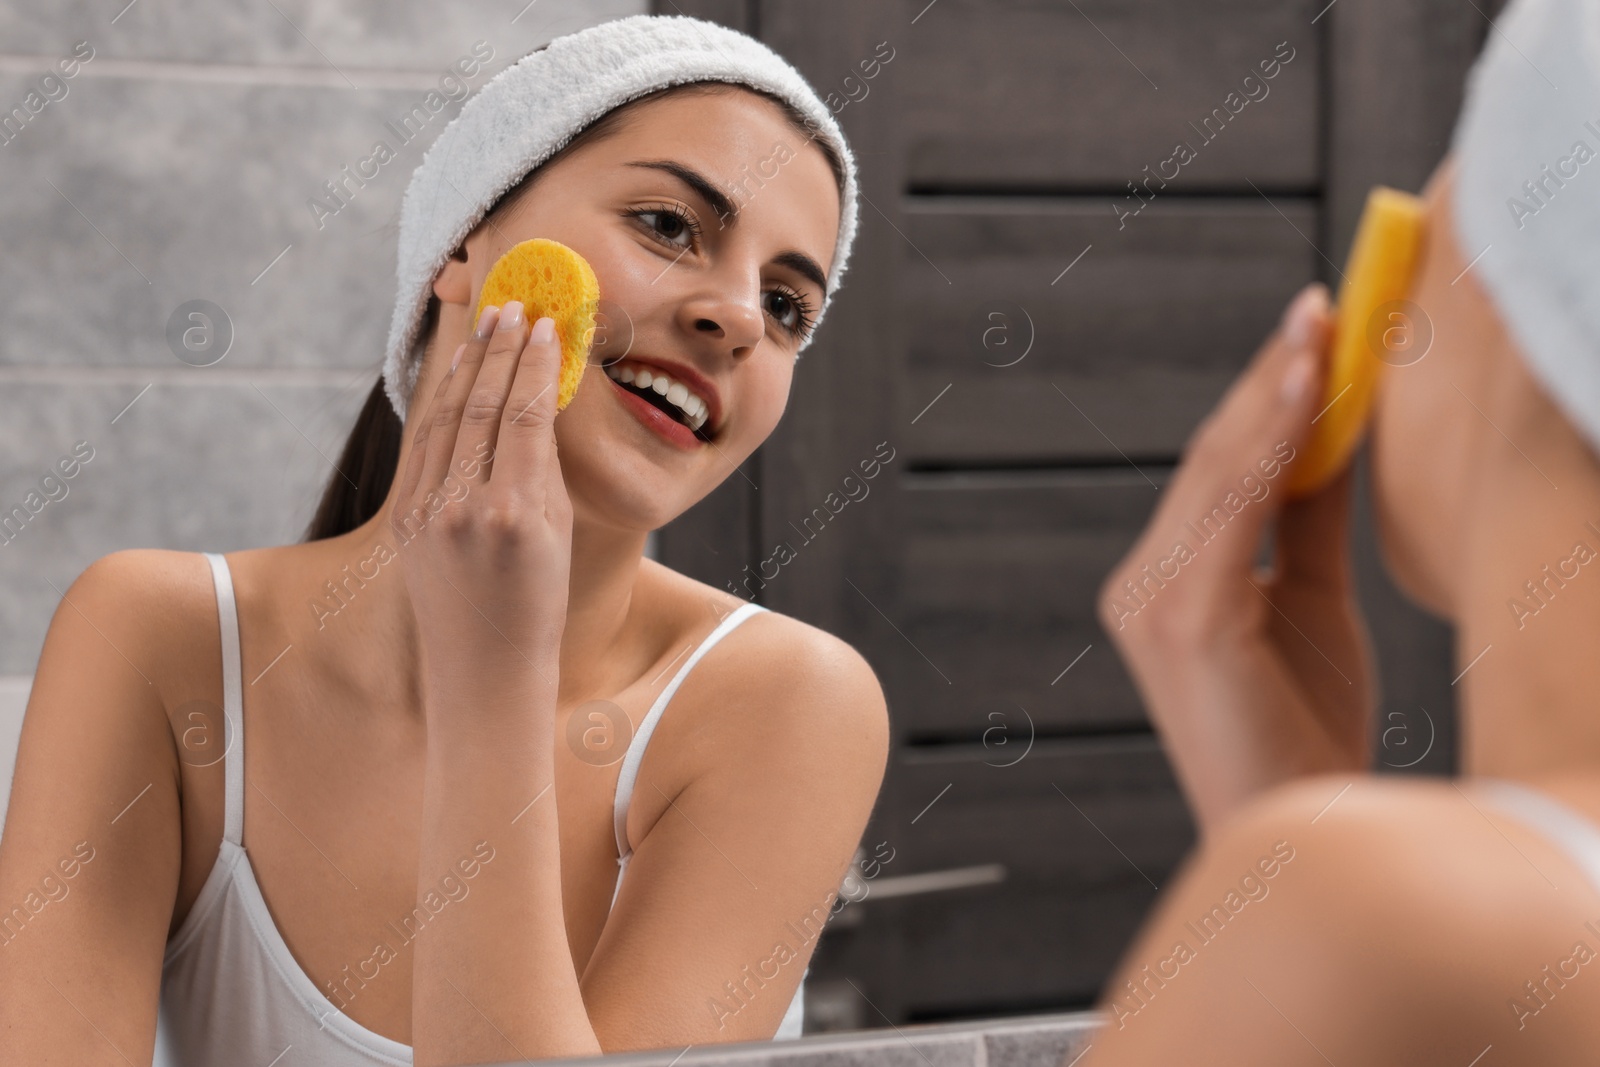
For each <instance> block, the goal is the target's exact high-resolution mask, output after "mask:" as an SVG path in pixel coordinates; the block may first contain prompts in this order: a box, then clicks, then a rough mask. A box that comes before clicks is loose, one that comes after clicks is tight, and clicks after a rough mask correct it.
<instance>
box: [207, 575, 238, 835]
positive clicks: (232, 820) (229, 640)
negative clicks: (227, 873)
mask: <svg viewBox="0 0 1600 1067" xmlns="http://www.w3.org/2000/svg"><path fill="white" fill-rule="evenodd" d="M205 557H206V559H207V560H209V561H210V562H211V580H212V583H213V584H214V585H216V587H217V619H218V621H219V622H220V623H221V626H222V711H223V714H224V715H225V716H226V717H227V726H226V728H225V732H224V736H223V745H224V746H225V751H224V754H223V771H222V773H223V776H224V783H223V786H224V790H225V792H226V795H227V800H226V802H225V807H224V809H223V811H224V816H223V823H222V836H223V838H225V839H226V840H228V841H232V842H233V843H234V844H236V845H240V846H241V847H242V845H243V838H244V714H243V711H244V693H243V685H242V684H241V681H242V679H241V676H242V670H241V667H240V663H239V659H240V653H239V609H238V606H237V604H236V603H235V601H234V597H233V575H232V574H231V573H229V571H228V561H227V560H226V559H224V558H223V556H222V553H220V552H207V553H205Z"/></svg>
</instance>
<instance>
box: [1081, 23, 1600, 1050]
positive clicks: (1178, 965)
mask: <svg viewBox="0 0 1600 1067" xmlns="http://www.w3.org/2000/svg"><path fill="white" fill-rule="evenodd" d="M1497 29H1498V32H1497V35H1496V36H1495V37H1493V38H1491V41H1492V43H1491V47H1490V49H1489V50H1488V52H1487V53H1486V55H1485V56H1484V57H1483V59H1482V60H1480V63H1479V66H1478V68H1476V73H1475V75H1474V80H1473V82H1472V83H1471V85H1470V89H1471V91H1470V93H1469V97H1468V106H1467V109H1466V111H1465V112H1464V114H1463V118H1462V120H1461V123H1460V125H1459V126H1458V128H1457V135H1456V140H1455V145H1454V149H1453V153H1452V155H1451V156H1450V157H1448V158H1447V159H1446V161H1445V163H1444V164H1443V165H1441V167H1440V169H1439V171H1438V172H1437V173H1436V174H1435V175H1434V178H1433V179H1432V181H1430V183H1429V186H1428V188H1427V190H1426V194H1425V198H1426V205H1427V235H1428V236H1427V238H1426V244H1425V251H1424V257H1423V262H1422V265H1421V269H1420V272H1419V273H1418V275H1417V276H1416V278H1415V281H1414V286H1413V291H1412V296H1411V301H1412V304H1413V306H1412V307H1411V308H1410V309H1409V313H1410V316H1411V318H1412V320H1413V322H1412V325H1413V326H1414V327H1415V328H1416V329H1418V330H1421V331H1424V335H1425V332H1426V331H1427V330H1428V329H1430V328H1431V331H1432V343H1431V347H1426V345H1425V344H1424V343H1423V342H1421V341H1419V346H1420V350H1421V351H1423V353H1424V354H1422V355H1421V356H1417V355H1416V354H1415V352H1412V353H1408V354H1407V355H1406V356H1405V357H1404V358H1403V359H1402V360H1400V361H1399V362H1403V363H1405V364H1407V365H1403V366H1395V367H1391V368H1389V369H1388V370H1387V371H1386V373H1385V377H1384V379H1383V382H1382V385H1381V387H1380V392H1379V396H1378V406H1377V410H1376V412H1375V419H1374V423H1373V427H1372V445H1371V462H1372V483H1373V498H1374V500H1373V502H1374V507H1375V510H1376V514H1377V519H1378V526H1379V531H1380V534H1381V536H1382V542H1383V548H1384V550H1385V556H1386V558H1387V562H1388V566H1389V569H1390V571H1391V573H1392V574H1393V575H1394V576H1395V578H1396V580H1397V582H1398V583H1399V585H1400V586H1401V587H1402V588H1403V589H1404V590H1406V591H1407V593H1408V594H1409V595H1410V596H1411V597H1412V598H1413V599H1415V600H1416V601H1417V602H1418V603H1420V604H1422V605H1424V606H1425V607H1427V608H1428V609H1430V610H1432V611H1433V612H1436V613H1437V614H1439V615H1441V616H1443V617H1445V618H1447V619H1449V620H1450V621H1451V622H1452V623H1453V624H1454V625H1455V627H1456V649H1457V656H1456V658H1457V663H1456V671H1457V672H1458V677H1457V679H1456V688H1457V691H1458V692H1459V694H1460V696H1459V698H1458V699H1459V707H1460V711H1461V719H1462V727H1463V731H1462V732H1463V736H1464V740H1465V744H1464V748H1463V752H1462V763H1463V769H1464V771H1465V775H1464V777H1463V778H1462V779H1461V780H1460V781H1449V782H1439V781H1432V782H1427V781H1421V780H1410V781H1407V780H1401V779H1395V778H1389V779H1378V778H1372V777H1369V776H1367V775H1366V774H1365V771H1366V769H1367V757H1366V753H1367V751H1368V747H1367V737H1368V732H1369V729H1370V727H1369V725H1368V721H1367V720H1368V715H1369V713H1370V709H1371V706H1372V704H1371V697H1370V694H1369V692H1368V685H1369V681H1368V678H1369V668H1368V666H1367V658H1368V657H1367V649H1366V637H1365V632H1364V628H1363V626H1362V625H1361V622H1360V616H1359V613H1358V610H1357V609H1356V607H1355V605H1354V599H1353V597H1352V594H1351V579H1350V569H1349V561H1348V556H1347V549H1346V524H1347V516H1348V508H1349V481H1350V479H1349V476H1348V474H1346V475H1345V476H1344V477H1342V478H1341V479H1340V480H1339V481H1337V482H1336V483H1334V484H1332V485H1330V486H1329V487H1328V488H1327V489H1325V490H1324V491H1322V492H1320V493H1318V494H1316V495H1315V496H1312V497H1310V498H1308V499H1305V500H1302V501H1296V502H1292V503H1285V502H1284V496H1283V493H1282V492H1281V490H1279V489H1277V488H1273V489H1271V490H1270V491H1269V492H1268V493H1267V495H1265V496H1259V495H1258V494H1253V499H1252V503H1251V504H1250V506H1249V507H1247V508H1244V509H1242V510H1241V511H1240V512H1239V514H1238V515H1237V516H1236V517H1235V518H1234V519H1233V520H1231V521H1230V523H1229V524H1228V527H1227V528H1226V530H1225V531H1224V534H1223V535H1222V536H1219V537H1217V538H1216V539H1215V540H1214V541H1212V542H1208V543H1207V544H1206V546H1205V548H1204V551H1202V552H1198V553H1196V554H1195V556H1194V558H1193V560H1192V561H1191V562H1189V563H1186V564H1185V566H1184V567H1183V569H1182V572H1181V573H1180V574H1179V575H1178V577H1177V578H1175V579H1173V580H1172V581H1170V582H1169V583H1168V584H1167V586H1166V587H1164V588H1162V589H1160V590H1159V593H1158V594H1157V595H1155V596H1153V597H1151V598H1149V601H1148V603H1147V604H1146V605H1144V606H1143V607H1141V608H1140V610H1139V611H1138V612H1137V613H1136V615H1134V617H1132V618H1127V619H1125V620H1124V622H1125V625H1124V626H1123V628H1122V629H1120V630H1118V629H1117V627H1116V624H1115V622H1114V621H1113V620H1114V617H1115V616H1116V615H1117V614H1118V612H1117V611H1116V610H1115V602H1116V599H1117V597H1118V594H1119V591H1120V590H1122V589H1123V588H1124V586H1123V582H1125V581H1128V580H1133V579H1136V578H1137V577H1138V575H1139V573H1140V570H1141V568H1142V567H1143V565H1144V564H1146V563H1148V562H1150V561H1151V560H1152V559H1157V558H1161V557H1163V556H1166V555H1169V554H1170V553H1171V546H1172V543H1173V539H1174V538H1179V537H1181V536H1182V531H1181V527H1182V525H1183V523H1184V521H1185V520H1186V519H1190V518H1192V517H1194V516H1197V515H1203V514H1206V513H1207V512H1208V511H1209V510H1210V508H1211V507H1212V506H1213V505H1215V504H1216V502H1218V501H1220V500H1222V499H1223V497H1225V496H1226V495H1227V494H1228V493H1229V492H1230V491H1234V490H1235V489H1237V488H1238V486H1239V484H1240V481H1241V479H1242V478H1243V477H1245V476H1247V475H1250V476H1254V477H1256V478H1257V481H1258V482H1259V483H1261V484H1267V483H1266V482H1265V481H1263V476H1262V471H1261V468H1259V467H1258V463H1259V461H1260V460H1261V458H1262V457H1263V456H1266V457H1272V456H1279V457H1280V458H1281V456H1282V455H1283V453H1280V452H1279V448H1280V446H1282V445H1284V444H1285V443H1287V447H1288V448H1289V449H1296V450H1297V449H1300V448H1302V447H1303V445H1304V442H1305V440H1306V437H1307V434H1308V429H1309V426H1310V423H1311V421H1312V419H1313V418H1315V417H1316V415H1317V414H1318V411H1319V410H1320V409H1321V408H1322V407H1323V401H1322V399H1321V396H1320V390H1319V389H1318V388H1316V387H1315V383H1316V382H1317V380H1318V373H1317V368H1318V363H1319V360H1320V359H1322V358H1324V356H1325V348H1326V343H1327V340H1328V330H1329V316H1328V312H1327V297H1326V294H1325V292H1323V291H1322V290H1321V289H1320V287H1314V288H1313V289H1312V290H1311V291H1309V292H1307V293H1303V294H1302V295H1301V297H1300V298H1299V299H1297V300H1296V301H1295V303H1294V304H1293V305H1292V306H1291V308H1290V310H1289V312H1288V315H1287V316H1286V319H1285V322H1284V324H1283V327H1282V328H1281V329H1280V330H1279V331H1278V332H1277V333H1276V334H1275V335H1274V336H1273V337H1272V338H1271V339H1269V341H1268V342H1267V344H1266V346H1265V347H1264V348H1263V349H1262V351H1261V353H1260V354H1259V355H1258V357H1257V358H1256V360H1255V362H1254V363H1253V364H1252V365H1251V367H1250V368H1249V369H1248V370H1247V372H1246V373H1245V375H1244V376H1243V377H1242V378H1241V380H1240V381H1239V382H1238V383H1237V384H1236V385H1235V387H1234V388H1233V389H1232V390H1231V392H1230V393H1229V395H1228V396H1227V397H1225V398H1224V400H1223V402H1222V404H1221V405H1220V406H1219V407H1218V408H1217V410H1216V411H1215V413H1214V414H1213V415H1212V416H1211V417H1210V418H1209V419H1208V420H1206V423H1205V424H1204V425H1203V426H1202V428H1201V429H1200V430H1199V431H1198V432H1197V434H1196V436H1195V438H1194V440H1193V442H1192V443H1191V447H1190V448H1189V450H1188V453H1187V455H1186V457H1185V460H1184V463H1183V465H1182V467H1181V468H1180V470H1179V472H1178V474H1177V475H1176V477H1175V478H1174V480H1173V482H1172V483H1171V485H1170V486H1169V487H1168V489H1167V492H1166V493H1165V495H1164V496H1163V499H1162V501H1161V503H1160V504H1159V505H1158V508H1157V511H1156V514H1155V515H1154V517H1153V518H1152V519H1151V522H1150V524H1149V526H1148V528H1147V529H1146V531H1145V534H1144V536H1143V537H1142V538H1141V540H1140V541H1139V542H1138V544H1136V545H1135V546H1134V548H1133V549H1132V551H1131V552H1130V553H1129V554H1128V557H1127V558H1126V559H1125V560H1124V561H1123V563H1122V564H1121V565H1120V566H1119V567H1118V569H1117V570H1116V572H1115V573H1114V574H1112V575H1111V577H1110V578H1109V580H1108V581H1107V583H1106V586H1105V589H1104V596H1103V599H1104V602H1105V609H1106V610H1105V612H1104V616H1105V618H1106V619H1107V624H1108V626H1109V628H1110V629H1111V632H1112V633H1113V634H1115V635H1116V636H1117V641H1118V647H1119V649H1120V650H1121V652H1122V654H1123V655H1124V657H1125V659H1126V660H1127V662H1128V663H1129V665H1130V667H1131V668H1132V670H1133V673H1134V675H1135V677H1136V678H1137V681H1138V684H1139V686H1140V689H1141V691H1142V692H1143V694H1144V696H1145V698H1146V700H1147V702H1148V704H1149V707H1150V710H1151V714H1152V716H1153V717H1154V719H1155V720H1156V722H1157V724H1158V726H1159V728H1160V729H1161V730H1162V732H1163V734H1164V735H1165V739H1166V742H1167V744H1168V749H1169V752H1170V753H1171V755H1172V758H1173V760H1174V763H1175V765H1176V767H1177V769H1178V773H1179V777H1180V778H1181V780H1182V781H1183V783H1184V786H1185V788H1186V790H1187V792H1188V795H1189V797H1190V799H1191V801H1192V802H1193V805H1194V807H1195V809H1196V811H1197V812H1198V814H1199V817H1200V820H1201V822H1202V826H1203V829H1204V840H1203V845H1202V848H1201V849H1200V850H1199V852H1198V853H1197V855H1196V856H1195V857H1193V858H1192V859H1191V861H1190V862H1189V864H1188V865H1187V867H1186V868H1185V870H1184V871H1183V872H1182V873H1181V875H1180V877H1179V878H1178V879H1177V880H1176V881H1175V883H1174V885H1173V886H1172V888H1171V889H1169V890H1168V891H1167V892H1166V894H1165V895H1164V898H1163V900H1162V901H1161V903H1160V905H1159V907H1158V908H1157V909H1156V912H1155V914H1154V916H1153V918H1152V920H1151V921H1150V923H1149V924H1148V925H1147V926H1146V928H1145V930H1144V931H1143V933H1142V934H1141V935H1140V937H1139V938H1138V939H1137V941H1136V942H1135V944H1134V945H1133V947H1132V949H1131V950H1130V952H1129V953H1128V955H1127V956H1126V957H1125V958H1124V960H1123V962H1122V964H1121V966H1120V968H1119V969H1118V972H1117V974H1116V975H1115V976H1114V977H1113V978H1112V980H1111V981H1110V982H1109V983H1108V984H1107V986H1106V989H1105V990H1104V993H1103V998H1102V1004H1101V1006H1102V1008H1103V1009H1104V1011H1105V1012H1106V1018H1107V1022H1106V1025H1105V1027H1104V1029H1103V1030H1102V1031H1101V1032H1100V1034H1099V1035H1098V1036H1097V1037H1096V1038H1095V1039H1094V1042H1093V1049H1092V1051H1091V1052H1090V1053H1089V1054H1088V1055H1087V1056H1086V1057H1085V1058H1084V1059H1083V1061H1082V1062H1083V1067H1089V1065H1094V1067H1107V1065H1111V1064H1149V1063H1165V1062H1188V1063H1228V1064H1239V1065H1253V1064H1263V1065H1265V1064H1272V1065H1275V1067H1283V1065H1294V1064H1317V1065H1325V1064H1328V1063H1336V1064H1369V1065H1371V1064H1376V1065H1387V1064H1394V1065H1400V1064H1413V1063H1437V1064H1457V1065H1460V1067H1469V1065H1474V1064H1481V1065H1483V1067H1502V1065H1507V1064H1539V1065H1544V1067H1550V1065H1568V1064H1571V1065H1578V1064H1589V1063H1593V1062H1594V1061H1595V1056H1596V1052H1595V1050H1596V1049H1597V1048H1600V716H1597V715H1596V712H1595V693H1596V692H1597V691H1600V656H1596V655H1595V648H1596V645H1597V642H1600V574H1597V573H1596V570H1595V564H1594V561H1595V560H1596V559H1597V558H1600V456H1597V451H1600V246H1597V245H1596V243H1595V238H1594V235H1595V233H1596V232H1597V227H1600V198H1597V197H1596V196H1595V193H1594V189H1593V188H1592V187H1590V188H1587V189H1585V188H1584V187H1582V186H1575V185H1574V184H1573V182H1572V181H1566V182H1564V184H1563V186H1557V185H1556V184H1555V183H1554V181H1547V185H1546V188H1545V193H1546V195H1545V196H1543V197H1539V198H1537V204H1536V203H1535V201H1534V200H1533V199H1529V194H1528V193H1527V192H1526V190H1525V189H1523V188H1522V187H1521V184H1520V183H1521V182H1522V180H1523V178H1522V175H1523V174H1524V172H1525V173H1526V174H1528V175H1533V176H1536V177H1537V176H1540V175H1541V174H1542V172H1541V169H1540V167H1541V163H1544V164H1548V165H1549V167H1548V168H1547V169H1550V170H1551V173H1556V172H1557V171H1563V172H1566V173H1567V177H1568V178H1569V179H1570V178H1572V176H1573V175H1574V174H1577V173H1579V171H1578V170H1577V169H1576V168H1577V167H1579V166H1581V165H1580V164H1578V163H1577V160H1578V159H1579V158H1583V159H1588V158H1592V157H1593V155H1594V148H1595V146H1596V144H1597V142H1600V137H1597V135H1596V133H1595V132H1594V131H1593V130H1590V129H1587V128H1586V127H1585V126H1584V123H1585V121H1587V120H1588V118H1589V113H1590V109H1592V106H1593V101H1594V100H1595V99H1596V98H1597V96H1596V93H1597V91H1600V50H1597V49H1596V48H1595V47H1594V45H1595V43H1596V42H1600V11H1597V9H1596V8H1595V6H1594V5H1593V4H1587V3H1579V2H1575V0H1574V2H1568V0H1519V3H1517V4H1515V5H1513V7H1512V8H1511V9H1510V10H1509V11H1508V13H1507V14H1506V16H1505V19H1504V21H1503V22H1502V24H1501V26H1500V27H1498V28H1497ZM1545 78H1548V79H1550V82H1549V83H1547V82H1545V81H1544V79H1545ZM1551 84H1554V85H1559V86H1561V89H1560V90H1552V89H1551ZM1580 138H1581V139H1583V140H1585V141H1586V142H1587V149H1578V148H1575V147H1574V142H1575V139H1580ZM1563 161H1564V162H1563ZM1551 168H1553V169H1551ZM1585 177H1586V178H1588V179H1589V180H1590V181H1591V182H1592V181H1593V180H1594V179H1593V176H1592V175H1585ZM1569 186H1570V187H1569ZM1512 199H1515V201H1516V202H1517V203H1522V204H1523V205H1524V207H1525V208H1529V207H1531V208H1533V210H1535V211H1537V212H1538V213H1539V216H1540V217H1539V218H1538V219H1537V225H1533V224H1527V225H1522V224H1519V218H1518V215H1519V213H1518V212H1517V211H1516V210H1515V209H1512V210H1508V202H1509V201H1511V200H1512ZM1545 210H1548V211H1549V215H1545V214H1544V212H1545ZM1521 222H1526V220H1521ZM1486 249H1487V250H1486ZM1290 462H1291V463H1292V460H1291V461H1290ZM1280 484H1281V483H1280ZM1269 524H1275V529H1274V532H1273V545H1274V566H1273V569H1271V570H1270V571H1267V572H1257V570H1256V568H1255V560H1256V558H1257V551H1256V550H1257V546H1258V545H1259V544H1260V542H1261V537H1262V535H1263V533H1264V532H1265V530H1266V529H1267V527H1268V525H1269Z"/></svg>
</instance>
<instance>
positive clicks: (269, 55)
mask: <svg viewBox="0 0 1600 1067" xmlns="http://www.w3.org/2000/svg"><path fill="white" fill-rule="evenodd" d="M126 3H127V0H49V2H48V3H46V2H44V0H35V2H34V3H31V4H6V5H0V41H4V42H5V46H4V48H5V51H6V52H8V53H11V54H14V55H16V54H25V55H39V56H49V57H55V56H61V55H66V54H68V53H70V52H71V50H72V45H73V44H74V43H75V42H77V41H80V40H84V41H88V42H89V43H90V44H91V45H92V46H93V48H94V51H95V60H91V61H90V66H91V67H92V66H93V64H94V62H95V61H96V60H98V59H101V58H106V59H140V60H168V61H178V62H184V63H205V64H219V63H220V64H232V63H244V64H285V65H290V66H298V67H305V68H308V69H312V70H324V71H326V70H331V69H344V70H345V71H346V73H347V74H349V75H350V77H351V78H352V80H354V81H355V82H356V83H357V84H362V82H361V74H360V68H363V67H365V68H374V67H376V68H406V69H412V70H425V71H432V70H435V69H438V70H443V69H444V68H445V67H446V66H447V65H448V64H450V63H453V62H454V61H455V60H456V59H457V58H459V57H460V56H461V55H463V54H464V53H466V52H467V51H468V50H469V49H470V48H471V46H472V42H474V41H476V40H479V39H484V40H488V41H489V42H490V43H491V44H493V45H494V46H495V49H496V51H497V52H499V53H501V54H503V55H504V54H508V53H509V54H510V55H511V56H512V57H513V58H514V57H515V56H520V55H522V54H523V53H525V52H527V51H528V50H529V49H532V48H535V47H537V46H538V45H540V44H543V43H544V42H545V41H547V40H549V39H550V38H551V37H553V36H556V35H558V34H562V33H569V32H571V31H573V30H576V29H581V28H583V27H584V26H587V25H592V24H594V23H596V22H603V21H605V20H607V19H611V18H617V17H620V16H623V15H632V14H639V13H642V12H643V11H644V10H645V9H646V6H647V5H646V2H645V0H537V2H535V3H533V4H532V5H531V6H526V10H525V11H524V10H523V9H524V7H525V5H526V4H527V0H492V2H491V0H453V2H451V3H448V4H440V3H434V2H432V0H398V2H395V0H389V2H380V0H337V2H328V0H315V2H313V0H236V2H233V3H227V4H202V3H184V2H180V0H137V2H136V3H134V4H133V5H132V6H129V7H127V8H126V10H124V4H126ZM119 12H120V14H119ZM519 13H520V17H519ZM113 19H115V22H113V21H112V20H113ZM513 19H515V22H513V21H512V20H513Z"/></svg>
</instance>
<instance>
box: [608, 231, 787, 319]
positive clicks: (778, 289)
mask: <svg viewBox="0 0 1600 1067" xmlns="http://www.w3.org/2000/svg"><path fill="white" fill-rule="evenodd" d="M627 215H628V217H629V218H634V219H639V220H640V222H641V224H642V225H644V227H645V228H646V229H647V230H648V231H649V232H650V235H651V236H652V237H654V238H655V239H656V240H658V241H660V242H661V243H662V244H665V245H670V246H672V247H677V246H676V245H673V244H672V242H671V241H669V240H667V239H666V237H665V236H664V235H663V234H662V233H661V231H660V230H658V229H656V228H655V227H654V226H651V225H650V224H649V223H646V222H644V221H643V218H644V216H646V215H670V216H672V217H673V218H675V219H677V220H678V221H679V222H681V223H682V224H683V226H684V228H685V229H687V230H688V231H689V236H690V238H691V239H692V240H693V241H694V242H695V243H697V244H698V243H699V241H700V237H701V233H702V230H701V227H700V223H699V222H697V221H696V220H695V217H694V216H693V215H691V214H690V213H689V212H688V211H687V210H685V209H684V208H683V207H681V206H679V205H678V204H665V203H662V204H650V205H647V206H645V207H641V208H635V209H634V210H632V211H629V212H627ZM770 291H771V292H775V293H780V294H782V296H783V298H784V299H785V300H787V301H789V303H791V304H793V305H794V309H795V313H796V316H797V319H798V321H797V322H796V323H795V325H794V326H793V327H790V326H787V325H783V324H782V323H780V324H779V325H780V326H783V329H784V331H785V332H786V333H789V334H790V335H792V336H794V337H797V338H803V337H805V336H806V335H807V334H809V333H810V332H811V327H812V324H813V322H814V321H815V314H814V311H815V309H814V308H812V306H811V302H810V301H809V300H807V299H806V298H805V297H804V296H802V295H801V294H800V293H799V292H797V291H796V290H795V289H793V288H792V287H790V286H787V285H784V284H782V283H781V282H780V283H779V284H778V285H776V286H774V287H773V288H772V289H771V290H770Z"/></svg>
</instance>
